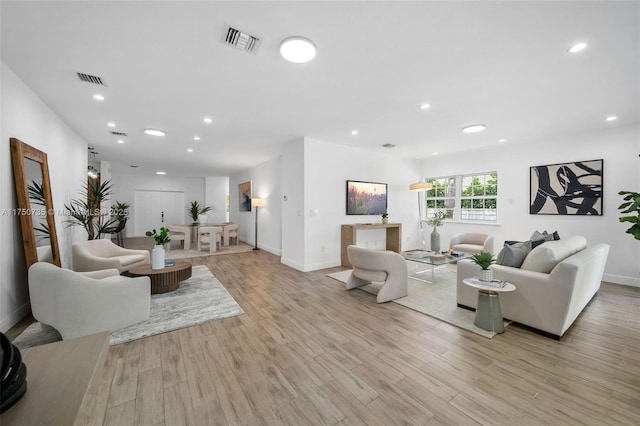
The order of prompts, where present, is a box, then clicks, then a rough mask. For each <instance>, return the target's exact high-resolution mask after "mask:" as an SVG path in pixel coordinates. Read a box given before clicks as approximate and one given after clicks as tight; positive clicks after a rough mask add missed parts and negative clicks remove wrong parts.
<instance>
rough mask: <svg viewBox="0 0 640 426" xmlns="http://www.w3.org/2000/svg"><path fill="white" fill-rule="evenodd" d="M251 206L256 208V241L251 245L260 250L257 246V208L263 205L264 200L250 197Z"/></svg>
mask: <svg viewBox="0 0 640 426" xmlns="http://www.w3.org/2000/svg"><path fill="white" fill-rule="evenodd" d="M251 207H255V208H256V243H255V245H254V247H253V249H254V250H260V249H259V248H258V210H260V207H264V200H263V199H262V198H252V199H251Z"/></svg>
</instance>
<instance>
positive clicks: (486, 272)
mask: <svg viewBox="0 0 640 426" xmlns="http://www.w3.org/2000/svg"><path fill="white" fill-rule="evenodd" d="M471 261H472V262H473V263H475V264H476V265H478V266H479V267H480V268H481V269H480V273H479V275H478V277H479V279H480V281H492V280H493V271H492V270H491V269H489V267H490V266H491V265H492V264H493V263H495V261H496V259H495V258H494V257H493V254H491V253H489V252H488V251H483V252H481V253H476V254H474V255H473V256H471Z"/></svg>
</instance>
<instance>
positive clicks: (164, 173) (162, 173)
mask: <svg viewBox="0 0 640 426" xmlns="http://www.w3.org/2000/svg"><path fill="white" fill-rule="evenodd" d="M156 174H157V175H166V174H167V172H156Z"/></svg>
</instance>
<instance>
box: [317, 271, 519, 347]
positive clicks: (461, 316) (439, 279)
mask: <svg viewBox="0 0 640 426" xmlns="http://www.w3.org/2000/svg"><path fill="white" fill-rule="evenodd" d="M350 274H351V270H350V269H349V270H346V271H340V272H334V273H331V274H327V275H328V276H329V277H331V278H333V279H336V280H338V281H341V282H343V283H346V282H347V279H348V278H349V275H350ZM359 289H361V290H364V291H366V292H368V293H372V294H375V293H377V289H376V288H375V284H374V285H373V286H364V287H359ZM393 302H394V303H397V304H399V305H402V306H406V307H407V308H411V309H413V310H414V311H418V312H421V313H423V314H426V315H429V316H431V317H434V318H437V319H439V320H440V321H444V322H446V323H448V324H451V325H454V326H456V327H459V328H462V329H464V330H468V331H471V332H473V333H476V334H478V335H480V336H483V337H487V338H489V339H491V338H492V337H493V336H495V335H496V334H497V333H496V332H494V331H487V330H483V329H481V328H479V327H476V326H475V324H474V323H473V320H474V317H475V312H473V311H470V310H468V309H463V308H459V307H458V306H457V303H456V269H455V266H451V267H447V268H443V269H439V270H437V271H436V273H435V283H428V282H423V281H420V280H417V279H415V278H412V277H411V276H409V295H408V296H407V297H402V298H400V299H396V300H393ZM504 324H505V327H506V326H507V325H508V324H510V322H509V321H505V323H504Z"/></svg>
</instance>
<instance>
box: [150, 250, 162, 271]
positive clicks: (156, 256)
mask: <svg viewBox="0 0 640 426" xmlns="http://www.w3.org/2000/svg"><path fill="white" fill-rule="evenodd" d="M163 268H164V246H162V245H156V246H155V247H154V248H153V250H152V251H151V269H163Z"/></svg>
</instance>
